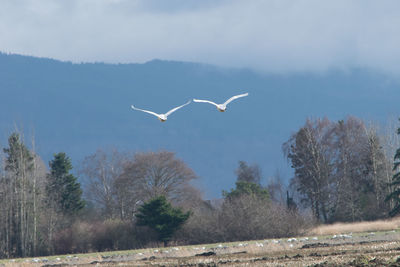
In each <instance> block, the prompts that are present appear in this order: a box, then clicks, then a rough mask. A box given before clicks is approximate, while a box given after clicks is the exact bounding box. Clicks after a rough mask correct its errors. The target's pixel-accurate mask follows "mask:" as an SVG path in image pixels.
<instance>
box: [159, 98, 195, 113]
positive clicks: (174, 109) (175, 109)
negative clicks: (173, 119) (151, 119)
mask: <svg viewBox="0 0 400 267" xmlns="http://www.w3.org/2000/svg"><path fill="white" fill-rule="evenodd" d="M190 102H191V100H189V101H188V102H187V103H185V104H183V105H181V106H179V107H176V108H173V109H171V110H170V111H168V112H167V113H165V116H169V115H170V114H171V113H172V112H174V111H177V110H178V109H180V108H182V107H184V106H186V105H189V104H190Z"/></svg>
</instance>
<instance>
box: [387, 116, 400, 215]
mask: <svg viewBox="0 0 400 267" xmlns="http://www.w3.org/2000/svg"><path fill="white" fill-rule="evenodd" d="M399 120H400V119H399ZM397 134H398V135H400V127H399V128H398V129H397ZM393 171H394V172H395V174H394V175H393V181H392V183H391V186H393V192H392V193H391V194H389V195H388V196H387V198H386V200H393V202H394V207H393V209H392V210H391V211H390V212H389V215H390V216H395V215H397V214H399V213H400V148H398V149H397V150H396V154H395V155H394V165H393Z"/></svg>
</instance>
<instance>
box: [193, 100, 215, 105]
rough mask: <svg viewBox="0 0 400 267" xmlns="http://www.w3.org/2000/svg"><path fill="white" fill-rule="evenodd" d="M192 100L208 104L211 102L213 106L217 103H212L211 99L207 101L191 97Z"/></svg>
mask: <svg viewBox="0 0 400 267" xmlns="http://www.w3.org/2000/svg"><path fill="white" fill-rule="evenodd" d="M193 101H194V102H201V103H209V104H212V105H214V106H218V104H216V103H214V102H212V101H209V100H201V99H193Z"/></svg>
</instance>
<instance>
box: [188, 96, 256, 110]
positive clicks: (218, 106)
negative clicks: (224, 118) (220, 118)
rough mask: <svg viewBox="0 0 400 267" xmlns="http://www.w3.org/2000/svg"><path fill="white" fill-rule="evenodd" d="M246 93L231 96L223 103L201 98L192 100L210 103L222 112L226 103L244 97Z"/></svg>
mask: <svg viewBox="0 0 400 267" xmlns="http://www.w3.org/2000/svg"><path fill="white" fill-rule="evenodd" d="M248 95H249V93H245V94H241V95H235V96H232V97H231V98H229V99H228V100H226V101H225V103H223V104H217V103H214V102H212V101H209V100H201V99H193V101H194V102H202V103H209V104H212V105H214V106H216V107H217V109H218V110H219V111H221V112H224V111H225V110H226V105H228V104H229V103H230V102H232V101H233V100H235V99H237V98H239V97H244V96H248Z"/></svg>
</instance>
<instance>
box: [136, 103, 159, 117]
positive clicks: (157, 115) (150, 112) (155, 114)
mask: <svg viewBox="0 0 400 267" xmlns="http://www.w3.org/2000/svg"><path fill="white" fill-rule="evenodd" d="M131 108H132V109H134V110H139V111H143V112H146V113H149V114H151V115H154V116H156V117H160V114H157V113H155V112H153V111H148V110H144V109H140V108H137V107H135V106H133V105H131Z"/></svg>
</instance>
